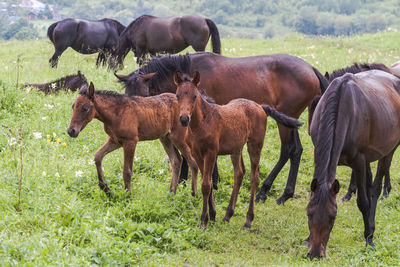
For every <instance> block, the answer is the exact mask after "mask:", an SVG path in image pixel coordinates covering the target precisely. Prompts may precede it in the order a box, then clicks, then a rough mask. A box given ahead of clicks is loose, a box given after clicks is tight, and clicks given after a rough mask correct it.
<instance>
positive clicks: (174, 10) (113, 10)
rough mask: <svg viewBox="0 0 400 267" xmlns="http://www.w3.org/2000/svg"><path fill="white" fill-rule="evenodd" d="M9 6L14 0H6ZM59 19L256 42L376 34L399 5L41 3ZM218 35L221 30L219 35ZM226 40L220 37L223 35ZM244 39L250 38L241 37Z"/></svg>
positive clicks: (392, 21)
mask: <svg viewBox="0 0 400 267" xmlns="http://www.w3.org/2000/svg"><path fill="white" fill-rule="evenodd" d="M12 1H14V2H15V0H12ZM42 2H44V3H46V4H49V5H55V6H57V7H58V8H59V10H60V13H61V15H62V16H63V17H74V18H85V19H101V18H104V17H109V18H114V19H117V20H119V21H121V22H122V23H123V24H125V25H127V24H129V23H130V22H131V21H132V20H134V19H135V18H137V17H139V16H140V15H143V14H151V15H155V16H161V17H167V16H173V15H182V14H197V15H200V16H204V17H208V18H210V19H212V20H213V21H214V22H215V23H216V24H217V25H218V27H221V28H222V29H231V28H232V29H235V30H237V29H240V28H244V29H256V30H257V31H258V32H262V33H263V35H262V37H264V38H268V37H273V36H275V35H282V32H283V31H296V32H300V33H303V34H306V35H351V34H356V33H365V32H376V31H378V30H383V29H386V28H388V27H391V26H393V27H396V26H397V25H399V23H400V1H399V0H335V1H332V0H318V1H315V0H313V1H311V0H219V1H215V0H196V1H193V0H174V1H173V0H158V1H157V2H156V1H150V0H137V1H130V0H118V1H117V0H90V1H89V0H80V1H77V0H42ZM222 34H223V35H224V30H222ZM225 35H226V34H225ZM245 37H250V36H245Z"/></svg>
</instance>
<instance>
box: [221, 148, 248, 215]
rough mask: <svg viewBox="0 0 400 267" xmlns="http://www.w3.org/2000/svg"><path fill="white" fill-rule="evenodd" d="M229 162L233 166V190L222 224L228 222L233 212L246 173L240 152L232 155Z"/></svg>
mask: <svg viewBox="0 0 400 267" xmlns="http://www.w3.org/2000/svg"><path fill="white" fill-rule="evenodd" d="M231 161H232V165H233V188H232V194H231V198H230V200H229V205H228V208H227V209H226V213H225V217H224V218H223V219H222V221H223V222H229V220H230V219H231V217H232V216H233V214H234V212H235V207H236V201H237V196H238V194H239V190H240V187H241V186H242V182H243V176H244V174H245V172H246V169H245V167H244V164H243V157H242V151H240V152H239V153H237V154H232V155H231Z"/></svg>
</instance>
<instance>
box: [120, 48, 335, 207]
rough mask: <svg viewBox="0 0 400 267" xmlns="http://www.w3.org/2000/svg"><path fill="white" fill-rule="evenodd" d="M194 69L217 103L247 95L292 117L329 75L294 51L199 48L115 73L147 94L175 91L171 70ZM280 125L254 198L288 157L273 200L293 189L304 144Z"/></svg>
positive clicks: (129, 90)
mask: <svg viewBox="0 0 400 267" xmlns="http://www.w3.org/2000/svg"><path fill="white" fill-rule="evenodd" d="M195 70H197V71H199V72H201V74H202V75H201V83H200V87H201V89H202V90H204V91H205V93H206V94H207V95H209V96H210V97H211V98H213V99H214V100H215V102H216V103H217V104H219V105H224V104H227V103H228V102H229V101H231V100H232V99H236V98H245V99H250V100H253V101H255V102H257V103H259V104H267V105H269V106H272V107H275V108H276V109H277V110H278V111H280V112H282V113H284V114H286V115H288V116H290V117H293V118H299V116H300V114H301V113H302V112H303V111H304V110H305V108H306V107H307V106H308V105H309V104H310V102H311V101H312V100H313V98H314V97H315V96H319V95H321V94H322V92H324V90H325V89H326V87H327V86H328V81H327V80H326V78H325V77H324V76H323V75H322V74H321V73H320V72H319V71H318V70H317V69H315V68H313V67H312V66H311V65H310V64H308V63H307V62H305V61H303V60H302V59H300V58H298V57H295V56H290V55H286V54H274V55H262V56H252V57H242V58H229V57H224V56H221V55H218V54H215V53H207V52H201V53H195V54H188V55H177V56H166V57H162V58H156V59H153V60H151V61H150V62H149V63H147V64H146V65H145V66H143V67H141V68H139V69H138V70H136V71H134V72H132V73H131V74H129V75H118V74H116V76H117V78H118V79H119V81H120V82H121V83H123V84H124V86H125V93H126V94H128V95H141V96H149V95H157V94H160V93H164V92H171V93H174V92H176V85H175V84H174V81H173V75H174V73H175V72H176V71H180V72H181V73H185V74H191V73H194V71H195ZM155 73H156V75H154V74H155ZM149 75H153V76H151V77H150V76H149ZM310 119H311V117H309V122H310ZM278 129H279V135H280V139H281V152H280V157H279V160H278V162H277V164H276V165H275V167H274V168H273V170H272V171H271V173H270V174H269V176H268V177H267V179H265V181H264V182H263V184H262V187H261V189H260V191H259V192H258V194H257V197H256V201H259V200H262V201H263V200H265V199H266V193H267V192H268V191H269V190H270V189H271V186H272V184H273V182H274V180H275V178H276V176H277V175H278V174H279V172H280V171H281V169H282V167H283V166H284V165H285V164H286V162H287V161H288V160H289V159H290V162H291V166H290V171H289V176H288V182H287V184H286V188H285V191H284V193H283V194H282V196H281V197H280V198H278V200H277V203H278V204H281V203H284V202H285V201H286V200H287V199H289V198H291V197H293V194H294V190H295V186H296V178H297V172H298V168H299V164H300V158H301V154H302V151H303V148H302V145H301V142H300V138H299V133H298V131H297V129H289V128H287V127H285V126H283V125H281V124H279V123H278Z"/></svg>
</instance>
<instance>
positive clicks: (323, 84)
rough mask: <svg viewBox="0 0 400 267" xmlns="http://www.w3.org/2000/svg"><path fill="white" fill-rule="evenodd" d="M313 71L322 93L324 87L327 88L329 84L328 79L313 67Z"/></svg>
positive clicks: (324, 89)
mask: <svg viewBox="0 0 400 267" xmlns="http://www.w3.org/2000/svg"><path fill="white" fill-rule="evenodd" d="M313 71H314V73H315V75H316V76H317V78H318V80H319V87H320V88H321V94H324V93H325V91H326V88H328V86H329V81H328V79H326V77H325V76H324V75H322V74H321V73H320V72H319V71H318V70H317V69H316V68H314V67H313Z"/></svg>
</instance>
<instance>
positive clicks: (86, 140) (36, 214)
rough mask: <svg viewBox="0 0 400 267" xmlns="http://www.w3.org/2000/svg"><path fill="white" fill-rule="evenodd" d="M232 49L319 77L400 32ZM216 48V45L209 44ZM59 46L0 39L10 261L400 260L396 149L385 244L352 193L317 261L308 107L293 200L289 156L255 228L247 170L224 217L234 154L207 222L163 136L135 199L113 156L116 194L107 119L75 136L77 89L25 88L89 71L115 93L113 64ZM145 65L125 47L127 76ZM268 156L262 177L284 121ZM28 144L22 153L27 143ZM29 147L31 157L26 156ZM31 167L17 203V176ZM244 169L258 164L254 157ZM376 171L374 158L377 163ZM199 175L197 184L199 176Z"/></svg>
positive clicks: (386, 54)
mask: <svg viewBox="0 0 400 267" xmlns="http://www.w3.org/2000/svg"><path fill="white" fill-rule="evenodd" d="M222 47H223V48H222V52H223V54H224V55H227V56H232V57H238V56H250V55H259V54H272V53H288V54H292V55H295V56H299V57H301V58H303V59H304V60H305V61H307V62H309V63H310V64H312V65H313V66H315V67H316V68H317V69H319V70H320V71H321V72H322V73H325V71H332V70H334V69H336V68H340V67H344V66H348V65H350V64H352V63H353V62H355V61H357V62H374V61H377V62H382V63H385V64H389V65H390V64H392V63H393V62H395V61H398V60H400V33H397V32H382V33H378V34H373V35H361V36H353V37H346V38H325V37H323V38H322V37H321V38H303V37H290V38H286V39H284V40H264V41H261V40H239V39H233V40H231V39H223V40H222ZM208 50H209V48H208ZM53 52H54V48H53V46H52V45H51V43H50V42H49V41H47V40H39V41H24V42H22V41H21V42H20V41H10V42H2V43H0V80H1V81H0V83H1V84H0V150H1V151H0V214H1V215H0V264H1V265H2V266H7V265H20V264H22V265H40V266H43V265H59V264H62V265H117V264H118V265H123V264H124V265H134V264H143V265H160V264H162V265H179V266H192V265H199V266H209V265H226V266H231V265H236V266H243V265H327V266H331V265H374V266H375V265H399V264H400V243H399V240H400V223H399V222H400V193H399V187H400V179H399V173H400V169H399V166H400V165H399V156H398V154H396V155H395V158H394V160H393V164H392V169H391V171H392V186H393V189H392V193H391V195H390V197H389V198H388V199H386V200H384V201H380V202H379V205H378V209H377V223H376V232H375V244H376V249H375V250H373V249H370V248H365V242H364V240H363V222H362V217H361V213H360V212H359V211H358V208H357V205H356V201H355V199H354V198H353V199H352V200H351V201H350V202H348V203H341V202H340V203H339V209H338V217H337V219H336V223H335V227H334V229H333V231H332V234H331V238H330V241H329V243H328V249H327V257H326V258H325V259H322V260H309V259H308V258H307V257H306V256H305V255H306V253H307V248H306V247H305V245H304V242H303V240H304V239H305V238H306V237H307V236H308V227H307V216H306V211H305V208H306V205H307V202H308V199H309V196H310V193H309V191H310V190H309V187H310V182H311V178H312V175H313V171H314V169H313V146H312V143H311V139H310V137H309V136H308V134H307V112H305V113H304V114H303V115H302V116H301V120H302V121H303V122H304V123H305V125H304V126H303V127H302V129H301V131H300V133H301V137H300V138H301V140H302V144H303V147H304V152H303V156H302V160H301V165H300V170H299V175H298V181H297V187H296V192H295V197H294V199H291V200H289V201H287V202H286V203H285V205H284V206H278V205H277V204H276V203H275V199H277V198H278V197H279V196H280V195H281V194H282V192H283V190H284V186H285V184H286V178H287V175H288V164H287V166H285V168H284V169H283V170H282V172H281V173H280V175H279V176H278V178H277V179H276V182H275V184H274V186H273V188H272V192H271V193H270V194H269V196H268V198H267V201H266V202H265V203H260V204H257V205H256V207H255V219H254V222H253V225H252V230H251V231H247V230H242V229H241V227H242V225H243V223H244V221H245V216H246V211H247V207H248V198H249V179H248V172H247V173H246V177H245V179H244V184H243V186H242V188H241V191H240V196H239V200H238V204H237V208H236V213H235V216H234V217H233V218H232V220H231V222H230V223H229V224H224V223H222V222H221V220H222V218H223V214H224V212H225V209H226V207H227V205H228V201H229V197H230V193H231V190H232V183H233V180H232V166H231V163H230V159H229V157H220V159H219V166H220V174H221V179H222V183H221V185H220V190H218V191H217V192H215V201H216V207H217V221H216V223H215V224H214V225H209V227H208V228H207V230H205V231H204V230H201V229H200V228H199V223H200V212H201V206H202V204H201V197H199V198H193V197H191V196H190V187H183V186H180V187H179V188H178V192H177V194H176V196H172V195H171V194H170V193H168V188H169V181H170V172H169V169H168V163H167V162H166V160H165V153H164V151H163V150H162V146H161V145H160V143H159V142H158V141H151V142H143V143H139V145H138V147H137V151H136V155H135V161H134V166H133V170H134V174H133V179H132V195H131V197H127V195H126V194H125V192H124V189H123V181H122V162H123V158H122V150H118V151H116V152H114V153H111V154H110V155H108V156H107V157H106V158H105V161H104V164H103V166H104V169H105V175H106V179H107V180H108V182H109V185H110V187H111V190H112V194H113V196H112V197H111V198H107V197H106V196H105V194H103V193H102V192H101V191H100V190H99V188H98V185H97V173H96V168H95V166H94V163H93V156H94V152H95V151H96V150H97V149H98V148H99V147H100V146H101V145H102V144H103V143H104V142H105V140H106V134H105V133H104V131H103V128H102V124H101V123H100V122H99V121H93V122H92V123H90V124H89V125H88V126H87V127H86V128H85V129H84V130H83V131H82V133H81V134H80V135H79V137H78V138H77V139H72V138H70V137H69V136H68V135H67V127H68V125H69V121H70V118H71V115H72V109H71V105H72V103H73V102H74V100H75V98H76V97H77V93H60V94H58V95H49V96H46V95H44V94H43V93H41V92H37V91H35V90H34V89H31V90H29V89H19V88H18V86H19V85H20V84H21V83H23V82H49V81H52V80H55V79H57V78H59V77H61V76H65V75H68V74H71V73H76V72H77V70H81V71H82V73H84V74H85V76H86V77H87V78H88V80H90V81H93V82H94V84H95V86H96V88H97V89H105V90H118V91H120V92H122V88H121V86H120V85H119V84H118V83H116V79H115V77H114V76H113V74H112V72H108V71H107V69H106V68H98V69H97V68H96V67H95V59H96V56H95V55H89V56H88V55H81V54H78V53H76V52H74V51H73V50H71V49H69V50H67V51H66V52H65V53H64V54H63V55H62V56H61V58H60V62H59V67H58V69H57V70H52V69H51V68H50V67H49V65H48V59H49V58H50V57H51V56H52V54H53ZM134 69H136V65H135V64H134V62H133V56H132V54H129V55H128V60H127V61H126V65H125V69H124V70H122V71H120V72H119V73H122V74H127V73H130V72H131V71H133V70H134ZM265 138H266V142H265V146H264V149H263V152H262V160H261V166H260V170H261V179H262V180H263V179H265V178H266V177H267V175H268V174H269V172H270V171H271V169H272V168H273V166H274V164H275V163H276V161H277V159H278V156H279V148H280V142H279V137H278V131H277V129H276V124H275V122H273V121H272V120H270V122H269V124H268V127H267V134H266V137H265ZM21 147H22V149H21ZM21 151H22V161H21V159H20V156H21V154H20V152H21ZM21 163H22V164H23V166H22V167H23V170H22V183H21V190H20V199H21V200H20V204H18V192H19V189H18V188H19V178H20V171H21ZM245 165H246V169H247V170H249V161H248V156H247V154H245ZM374 168H375V165H374ZM349 177H350V170H349V169H348V168H345V167H339V168H338V173H337V178H338V180H339V181H340V183H341V191H340V192H339V198H342V197H343V195H344V194H345V192H346V189H347V186H348V182H349ZM199 183H200V182H199Z"/></svg>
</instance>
